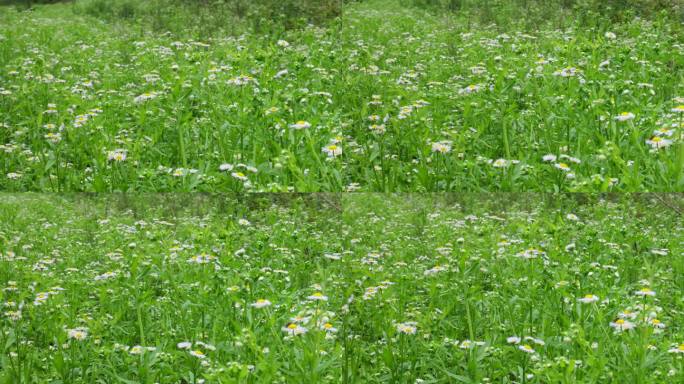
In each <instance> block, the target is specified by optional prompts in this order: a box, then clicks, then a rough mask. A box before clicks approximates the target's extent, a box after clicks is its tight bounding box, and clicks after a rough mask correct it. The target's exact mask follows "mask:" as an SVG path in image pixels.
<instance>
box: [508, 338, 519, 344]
mask: <svg viewBox="0 0 684 384" xmlns="http://www.w3.org/2000/svg"><path fill="white" fill-rule="evenodd" d="M506 342H507V343H508V344H519V343H520V338H519V337H518V336H511V337H507V338H506Z"/></svg>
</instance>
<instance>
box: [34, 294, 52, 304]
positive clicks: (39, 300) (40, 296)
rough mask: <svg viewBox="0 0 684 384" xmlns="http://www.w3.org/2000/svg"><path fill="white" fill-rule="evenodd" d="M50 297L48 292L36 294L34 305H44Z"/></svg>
mask: <svg viewBox="0 0 684 384" xmlns="http://www.w3.org/2000/svg"><path fill="white" fill-rule="evenodd" d="M48 297H50V293H48V292H39V293H38V294H36V298H35V299H34V300H33V305H41V304H43V303H44V302H45V301H46V300H47V299H48Z"/></svg>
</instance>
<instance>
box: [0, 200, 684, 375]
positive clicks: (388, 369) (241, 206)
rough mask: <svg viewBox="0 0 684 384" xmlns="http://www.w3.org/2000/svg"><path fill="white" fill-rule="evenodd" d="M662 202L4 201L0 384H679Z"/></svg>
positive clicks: (680, 244)
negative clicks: (666, 383)
mask: <svg viewBox="0 0 684 384" xmlns="http://www.w3.org/2000/svg"><path fill="white" fill-rule="evenodd" d="M160 203H163V204H160ZM683 207H684V200H683V199H682V198H681V195H670V196H655V195H632V196H620V195H602V196H596V195H574V196H572V195H564V196H561V197H558V196H549V195H531V194H520V195H517V194H514V195H510V194H509V195H465V196H464V195H415V194H414V195H378V194H343V195H307V196H294V195H290V196H288V195H279V196H271V195H262V196H257V195H252V196H244V195H236V196H233V197H231V196H227V195H223V196H205V195H162V196H159V195H153V196H149V195H147V196H146V195H139V196H136V197H135V198H132V197H131V196H127V195H110V196H101V195H100V196H97V195H61V196H50V195H45V194H43V195H33V194H5V195H3V198H2V199H1V200H0V287H2V289H1V290H0V305H1V306H2V311H0V327H1V329H2V330H3V332H0V348H1V349H0V383H3V384H4V383H7V384H10V383H12V384H14V383H193V384H195V383H307V384H309V383H412V384H413V383H511V384H512V383H530V384H531V383H665V382H670V383H677V382H682V381H684V326H683V325H682V314H683V313H684V296H683V295H682V292H684V281H683V280H682V279H681V276H682V274H684V260H683V259H682V257H681V256H682V252H683V250H684V232H683V228H684V227H683V226H682V220H681V216H680V215H679V214H678V212H681V209H682V208H683Z"/></svg>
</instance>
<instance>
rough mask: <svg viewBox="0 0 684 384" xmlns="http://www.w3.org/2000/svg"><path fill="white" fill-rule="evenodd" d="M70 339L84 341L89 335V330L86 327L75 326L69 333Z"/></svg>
mask: <svg viewBox="0 0 684 384" xmlns="http://www.w3.org/2000/svg"><path fill="white" fill-rule="evenodd" d="M67 336H68V337H69V338H70V339H74V340H78V341H82V340H85V339H86V338H87V337H88V330H87V329H86V328H74V329H70V330H69V332H68V333H67Z"/></svg>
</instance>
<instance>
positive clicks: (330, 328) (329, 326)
mask: <svg viewBox="0 0 684 384" xmlns="http://www.w3.org/2000/svg"><path fill="white" fill-rule="evenodd" d="M321 329H323V330H324V331H326V332H331V333H335V332H337V328H335V327H333V325H332V324H330V323H325V324H323V326H322V327H321Z"/></svg>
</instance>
